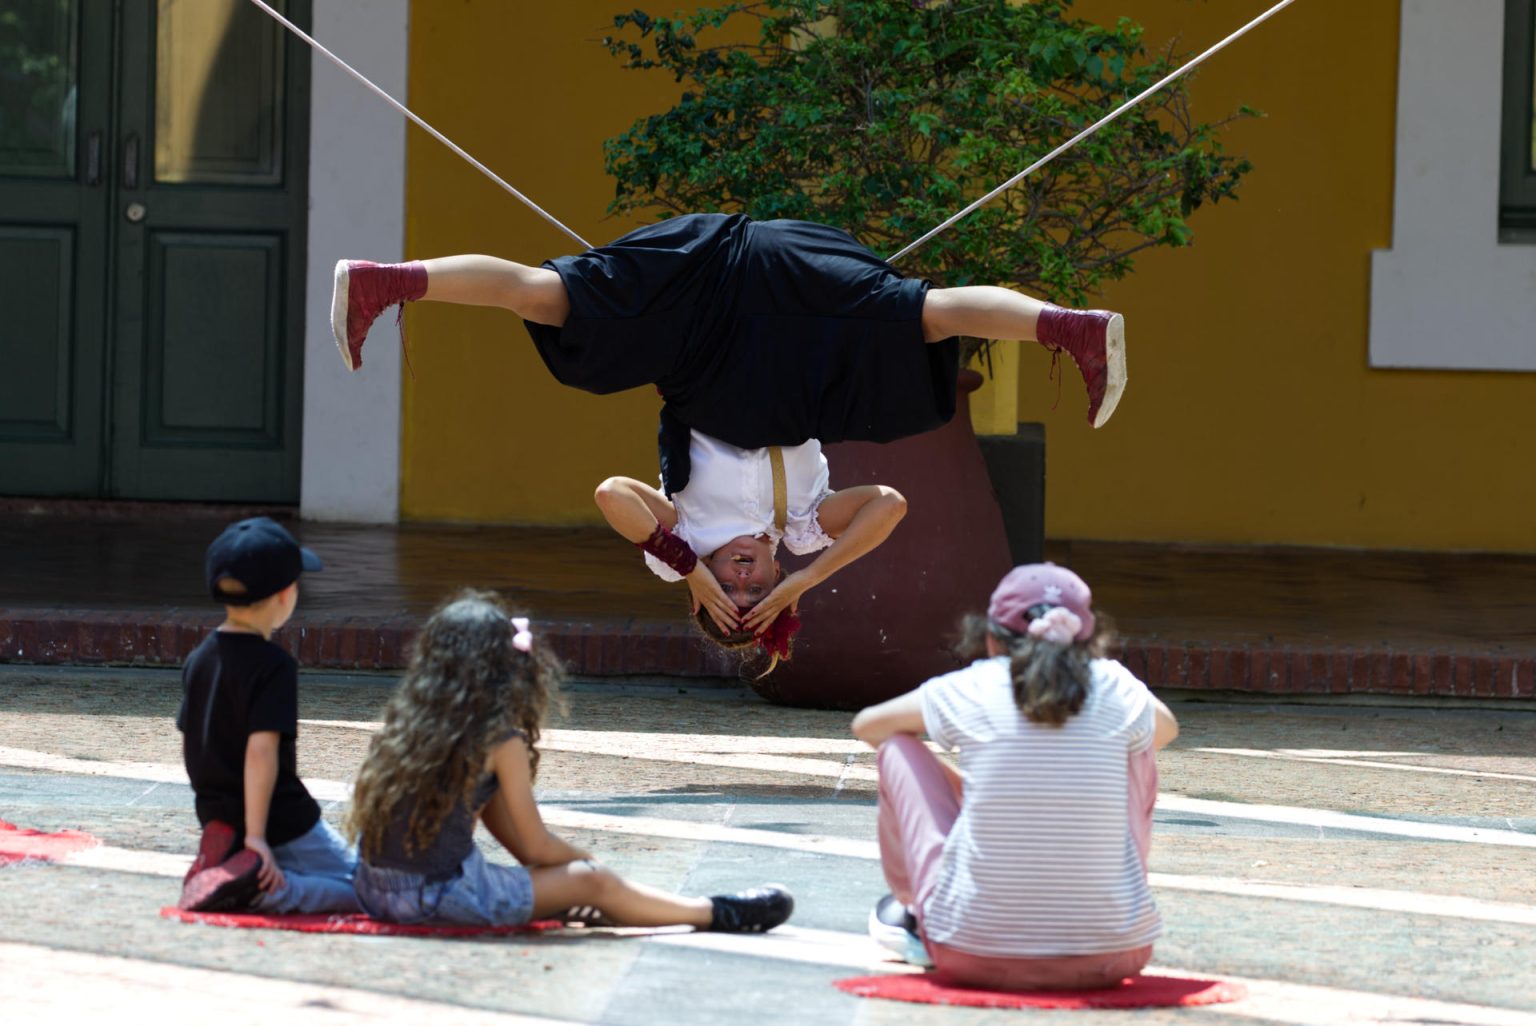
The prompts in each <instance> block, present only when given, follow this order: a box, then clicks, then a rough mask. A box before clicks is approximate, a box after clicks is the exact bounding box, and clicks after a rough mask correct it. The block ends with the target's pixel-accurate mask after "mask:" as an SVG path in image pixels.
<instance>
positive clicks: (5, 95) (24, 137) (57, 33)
mask: <svg viewBox="0 0 1536 1026" xmlns="http://www.w3.org/2000/svg"><path fill="white" fill-rule="evenodd" d="M12 7H14V10H13V9H12ZM79 28H80V5H79V3H78V2H74V0H8V2H7V4H6V17H5V19H4V21H3V22H0V69H4V70H3V72H0V81H3V83H4V84H3V87H0V175H31V176H35V177H47V178H69V177H72V176H73V175H74V170H75V110H76V105H77V103H78V91H79V87H80V76H79V68H80V60H79V56H80V46H79V43H80V33H79Z"/></svg>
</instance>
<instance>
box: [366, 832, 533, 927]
mask: <svg viewBox="0 0 1536 1026" xmlns="http://www.w3.org/2000/svg"><path fill="white" fill-rule="evenodd" d="M353 884H354V886H355V887H356V888H357V900H358V902H359V903H360V904H361V905H362V906H363V911H364V912H367V913H368V914H369V915H370V916H372V917H373V918H375V919H381V920H384V921H386V922H390V923H443V924H449V923H452V924H456V925H464V926H520V925H522V924H523V923H526V922H528V920H529V919H531V918H532V917H533V880H532V878H531V877H530V876H529V875H528V870H526V869H524V868H523V867H522V866H501V865H495V864H493V863H490V862H487V861H486V860H485V856H483V855H481V854H480V851H479V849H478V848H477V849H472V850H471V851H470V853H469V854H468V855H467V856H465V858H464V862H463V864H462V865H460V867H459V875H458V876H456V877H454V878H453V879H451V880H426V879H424V878H423V877H422V876H421V874H420V873H412V872H410V871H409V870H405V869H384V868H382V867H379V866H370V865H369V864H368V863H367V862H366V861H361V862H359V863H358V864H357V876H356V877H355V879H354V881H353Z"/></svg>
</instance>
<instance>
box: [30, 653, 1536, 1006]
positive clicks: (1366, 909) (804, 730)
mask: <svg viewBox="0 0 1536 1026" xmlns="http://www.w3.org/2000/svg"><path fill="white" fill-rule="evenodd" d="M387 686H388V681H387V679H382V678H373V679H369V678H342V677H316V676H309V677H306V678H305V680H304V684H303V697H302V715H303V717H304V720H305V725H304V727H303V734H302V739H301V751H300V761H301V767H300V768H301V771H302V772H303V773H304V775H305V776H306V777H307V778H309V779H310V780H311V782H312V784H313V787H314V789H315V790H316V792H317V793H318V794H319V795H320V796H322V797H323V798H324V799H325V802H326V814H327V816H328V817H331V818H333V819H335V818H337V817H338V816H339V813H340V812H341V811H342V805H341V802H342V800H343V799H344V796H345V793H346V791H345V781H346V780H348V778H349V777H350V776H351V774H352V772H353V770H354V769H355V767H356V765H357V763H358V760H359V759H360V757H361V754H362V752H363V749H364V746H365V745H366V743H367V739H368V735H369V731H370V729H371V728H372V724H373V722H374V720H375V718H376V717H377V715H378V710H379V708H380V706H381V704H382V701H383V698H384V696H385V693H386V688H387ZM177 697H178V683H177V680H176V678H175V676H174V675H173V674H169V673H165V672H161V671H114V670H69V669H32V668H27V667H14V666H12V667H5V666H0V818H3V819H6V820H10V821H12V822H15V823H17V824H20V825H24V826H30V827H37V828H45V829H57V828H65V827H68V828H75V829H81V830H86V831H89V832H91V833H93V834H95V835H96V836H98V837H100V838H101V839H102V841H103V842H104V847H102V848H99V849H95V850H94V851H93V852H87V853H84V854H83V855H81V856H77V857H75V859H74V860H73V861H72V862H71V864H67V865H38V864H20V865H13V866H11V867H8V868H0V909H4V910H5V911H4V914H3V915H0V992H3V993H4V995H5V997H4V998H3V999H0V1001H3V1003H0V1008H3V1009H4V1010H5V1019H6V1021H8V1022H38V1021H50V1022H52V1021H59V1022H75V1021H87V1020H86V1017H87V1016H94V1017H95V1018H96V1019H97V1020H98V1021H107V1022H139V1021H143V1022H148V1021H153V1022H155V1023H157V1024H161V1026H163V1024H166V1023H175V1022H181V1021H188V1022H190V1021H193V1020H196V1021H198V1022H208V1021H218V1022H226V1023H241V1022H256V1021H263V1022H265V1021H271V1020H274V1019H280V1020H282V1021H292V1022H295V1023H309V1022H317V1023H319V1022H324V1023H342V1022H413V1023H414V1022H422V1021H435V1020H441V1021H448V1022H456V1023H457V1022H464V1023H474V1022H487V1023H529V1022H547V1021H552V1020H553V1021H571V1022H594V1023H613V1024H627V1023H636V1024H640V1023H644V1024H667V1026H672V1024H678V1026H685V1024H693V1023H701V1024H702V1023H725V1022H729V1023H733V1024H736V1026H751V1024H759V1023H761V1024H773V1026H781V1024H786V1023H788V1024H795V1026H801V1024H823V1023H826V1024H857V1026H883V1024H886V1023H897V1022H900V1023H910V1024H914V1026H926V1024H930V1023H933V1024H955V1026H971V1024H992V1023H999V1024H1001V1023H1009V1022H1019V1021H1024V1020H1025V1019H1028V1020H1029V1021H1040V1022H1084V1021H1086V1022H1092V1023H1103V1024H1115V1023H1121V1022H1132V1021H1135V1022H1145V1023H1163V1022H1174V1021H1177V1022H1188V1023H1199V1022H1217V1021H1226V1022H1246V1023H1251V1024H1254V1026H1260V1024H1270V1023H1368V1022H1391V1023H1401V1022H1419V1023H1431V1022H1432V1023H1478V1024H1483V1023H1487V1024H1521V1026H1536V987H1533V984H1536V970H1533V969H1532V968H1531V965H1530V955H1529V953H1530V951H1531V950H1532V946H1533V943H1536V715H1533V714H1531V713H1526V712H1513V711H1508V710H1504V711H1497V710H1481V711H1479V710H1476V709H1464V710H1410V709H1382V708H1362V707H1343V706H1340V707H1318V706H1310V707H1285V706H1261V705H1243V706H1223V705H1212V704H1200V703H1181V704H1177V705H1176V711H1177V712H1178V714H1179V716H1180V718H1181V720H1182V721H1183V724H1184V733H1183V736H1182V737H1181V738H1180V740H1179V741H1178V742H1177V743H1176V745H1175V746H1174V747H1173V748H1172V749H1170V750H1169V751H1168V752H1166V753H1165V755H1164V757H1163V759H1162V764H1161V771H1162V787H1161V791H1162V796H1161V799H1160V806H1159V811H1158V814H1157V820H1156V828H1155V836H1156V840H1155V843H1154V850H1153V856H1152V871H1153V874H1154V875H1153V884H1154V889H1155V891H1156V894H1157V898H1158V902H1159V904H1160V906H1161V907H1162V910H1163V914H1164V917H1165V919H1166V921H1167V926H1168V928H1167V933H1166V935H1165V937H1164V938H1163V940H1162V941H1161V942H1160V943H1159V944H1158V947H1157V953H1156V956H1155V959H1154V964H1155V965H1156V966H1158V967H1161V968H1162V969H1165V970H1168V971H1176V972H1184V973H1191V974H1198V975H1214V976H1223V977H1229V978H1240V979H1243V980H1245V981H1247V982H1248V985H1249V987H1250V989H1251V996H1250V998H1249V999H1248V1000H1246V1001H1244V1002H1242V1003H1240V1004H1236V1005H1229V1006H1218V1007H1212V1008H1208V1009H1192V1010H1187V1011H1154V1012H1136V1013H1133V1012H1054V1013H1038V1012H1037V1013H1023V1012H1003V1011H990V1012H983V1011H969V1010H958V1009H945V1008H934V1007H928V1006H911V1005H900V1004H893V1003H887V1002H881V1001H872V1000H861V999H857V998H853V997H849V996H846V995H844V994H842V993H840V992H838V991H836V990H835V989H833V988H832V986H831V985H830V984H831V981H833V980H834V979H838V978H840V977H844V976H850V975H863V974H867V973H871V972H889V971H900V967H899V966H896V965H894V964H892V963H887V962H883V961H882V955H881V953H880V952H879V950H878V949H876V948H874V947H873V946H872V945H871V944H870V943H869V942H868V941H867V940H866V939H865V938H864V936H863V928H864V920H865V916H866V914H867V911H868V909H869V906H870V904H871V903H872V902H873V901H874V900H875V899H876V898H877V897H878V896H879V895H880V894H881V893H883V890H884V887H883V884H882V880H881V877H880V872H879V867H878V864H877V862H876V861H874V859H873V854H874V845H873V823H874V802H873V797H874V790H873V788H874V780H873V778H874V774H873V765H872V756H871V754H870V753H868V752H867V751H863V750H861V749H860V747H859V746H858V745H857V744H855V743H853V742H852V741H851V740H850V739H849V738H848V736H847V732H846V727H847V717H846V716H845V715H843V714H838V713H824V712H810V711H800V710H788V709H782V708H777V707H773V706H768V705H765V704H763V703H762V702H760V701H759V700H757V699H755V698H753V697H751V696H749V695H745V694H743V693H741V692H739V691H736V690H724V689H721V690H710V689H698V688H696V687H695V686H693V685H692V684H688V683H682V684H676V685H667V686H662V685H652V686H645V687H630V688H622V687H614V686H607V685H580V684H578V685H575V686H573V687H572V688H571V693H570V695H569V708H568V711H567V712H566V713H565V714H564V715H563V716H562V717H561V718H560V719H559V720H558V722H557V723H555V724H554V729H553V730H551V731H550V733H549V735H548V739H547V741H548V743H547V745H546V749H547V755H546V758H545V761H544V770H543V772H542V776H541V780H540V784H541V787H542V799H543V801H544V802H545V804H546V808H547V811H548V817H549V819H550V820H551V822H552V823H554V824H556V825H557V826H558V828H559V829H561V830H562V831H564V832H565V833H567V834H568V835H570V836H572V837H573V838H574V839H575V840H577V841H578V843H581V844H583V845H585V846H588V847H590V848H592V849H593V850H595V851H597V852H599V853H601V855H602V856H603V857H604V858H605V859H606V860H607V861H608V862H610V863H611V864H612V865H614V866H615V867H616V868H618V869H619V870H620V871H622V872H624V873H627V874H631V875H633V876H634V877H636V878H638V879H642V880H645V881H648V882H650V883H654V884H658V885H662V886H666V887H671V888H676V889H679V890H682V891H685V892H689V893H706V894H707V893H711V892H716V891H719V890H722V889H728V888H735V887H739V886H745V885H749V884H754V883H758V882H762V881H767V880H780V881H782V882H784V883H786V884H788V885H789V886H790V887H791V888H792V889H793V890H794V892H795V894H796V895H797V898H798V902H799V910H798V912H797V914H796V916H795V918H794V920H793V921H792V924H791V926H790V927H789V928H786V929H784V930H782V931H779V932H777V933H776V934H774V935H770V936H767V937H757V938H722V937H716V936H713V935H708V934H700V935H695V934H688V933H679V932H674V931H660V932H657V931H566V932H563V933H560V934H555V935H546V936H538V937H511V938H501V939H494V940H470V941H447V940H422V939H407V938H370V937H351V936H315V935H305V934H293V933H276V932H268V931H237V930H222V929H216V928H212V927H206V926H192V925H186V924H181V923H174V922H169V921H165V920H162V919H159V918H158V917H157V915H156V910H157V909H158V908H159V907H160V906H162V905H165V904H168V903H170V902H171V901H173V900H174V897H175V894H176V889H177V878H178V877H179V874H180V872H181V870H182V868H183V867H184V866H185V864H186V861H187V857H188V853H189V852H190V851H191V849H192V847H193V845H194V843H195V837H196V828H195V820H194V818H193V816H192V812H191V808H190V799H189V794H188V791H187V788H186V786H185V784H184V783H183V782H182V780H183V779H184V778H183V777H182V774H181V770H180V765H179V748H178V741H177V736H176V734H175V732H174V729H173V728H172V727H171V723H170V717H171V715H172V714H173V712H174V709H175V705H176V701H177ZM45 1017H46V1019H45Z"/></svg>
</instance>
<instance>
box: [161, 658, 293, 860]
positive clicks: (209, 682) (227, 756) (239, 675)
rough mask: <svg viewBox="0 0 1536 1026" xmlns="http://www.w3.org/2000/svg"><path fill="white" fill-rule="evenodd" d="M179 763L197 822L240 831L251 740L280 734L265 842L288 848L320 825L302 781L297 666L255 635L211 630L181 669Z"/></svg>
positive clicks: (243, 824) (178, 714)
mask: <svg viewBox="0 0 1536 1026" xmlns="http://www.w3.org/2000/svg"><path fill="white" fill-rule="evenodd" d="M181 681H182V697H181V709H180V710H179V711H178V712H177V713H176V729H177V730H180V731H181V733H182V758H183V760H184V761H185V763H186V766H187V776H188V777H189V778H190V779H191V781H192V790H193V792H194V793H195V794H196V795H197V818H198V821H199V822H200V823H202V824H203V825H205V826H206V825H207V824H208V822H209V821H210V820H215V819H217V820H222V821H223V822H225V823H228V824H229V825H230V826H232V827H234V828H235V831H236V832H237V833H240V834H243V833H244V832H245V745H246V741H247V739H248V738H249V737H250V736H251V735H252V734H254V733H257V732H260V731H267V730H272V731H276V732H277V733H278V735H279V740H278V746H277V782H276V784H275V785H274V786H273V788H272V805H271V809H270V811H269V812H268V813H267V843H269V844H272V845H279V844H286V843H287V842H289V841H292V840H294V839H296V838H299V837H302V836H303V835H304V834H306V833H308V832H309V831H310V830H311V829H312V828H313V827H314V825H315V824H316V823H317V822H319V820H320V806H319V805H318V804H316V802H315V800H314V799H313V798H312V797H310V794H309V792H308V791H307V790H305V788H304V784H303V783H302V782H301V781H300V780H299V773H298V733H299V665H298V663H296V662H294V661H293V657H292V656H290V655H289V654H288V653H287V652H284V651H283V650H282V649H280V648H278V647H277V646H276V645H274V644H272V642H270V641H267V640H266V639H265V638H263V637H262V636H261V635H259V634H240V633H236V632H233V631H215V632H214V633H213V634H211V635H209V636H208V637H207V638H205V639H203V643H202V644H201V645H198V646H197V648H196V649H195V650H194V651H193V652H192V654H191V655H190V656H188V657H187V662H186V665H185V666H183V667H182V670H181Z"/></svg>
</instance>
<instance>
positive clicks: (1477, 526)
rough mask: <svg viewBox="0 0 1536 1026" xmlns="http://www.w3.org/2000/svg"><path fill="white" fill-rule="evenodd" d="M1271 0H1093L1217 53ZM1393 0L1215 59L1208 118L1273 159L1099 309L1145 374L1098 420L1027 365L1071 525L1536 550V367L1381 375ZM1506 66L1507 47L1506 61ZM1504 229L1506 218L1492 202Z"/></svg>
mask: <svg viewBox="0 0 1536 1026" xmlns="http://www.w3.org/2000/svg"><path fill="white" fill-rule="evenodd" d="M1268 6H1269V2H1268V0H1242V2H1241V3H1237V2H1224V3H1189V2H1187V0H1159V2H1156V3H1152V2H1143V3H1138V4H1135V5H1130V4H1127V3H1125V2H1123V0H1081V2H1080V3H1079V4H1078V5H1077V7H1078V10H1079V11H1080V12H1081V13H1082V14H1083V15H1084V16H1086V17H1092V18H1095V19H1103V18H1106V17H1108V18H1112V17H1114V16H1116V15H1118V14H1119V13H1121V12H1122V11H1126V10H1130V12H1131V13H1133V14H1134V16H1135V17H1137V18H1138V19H1139V20H1141V21H1142V22H1143V24H1145V25H1147V26H1148V39H1149V42H1161V41H1166V40H1168V39H1170V38H1172V37H1174V36H1179V37H1180V38H1181V42H1182V44H1183V48H1184V49H1187V50H1199V49H1203V48H1204V47H1205V46H1207V45H1209V44H1210V43H1212V42H1214V41H1216V40H1217V39H1220V38H1221V37H1222V36H1224V35H1226V34H1227V33H1228V32H1230V31H1231V30H1233V29H1234V28H1236V27H1237V26H1238V25H1240V24H1241V23H1242V22H1243V21H1245V20H1246V19H1247V18H1249V17H1252V16H1253V15H1256V14H1258V13H1259V12H1261V11H1262V10H1264V9H1265V8H1266V7H1268ZM1397 46H1398V0H1354V2H1352V3H1348V4H1339V3H1323V4H1319V3H1302V4H1297V5H1295V6H1294V7H1291V8H1289V9H1287V10H1286V11H1285V12H1283V13H1282V14H1280V15H1279V16H1278V17H1277V18H1275V20H1273V21H1271V22H1270V23H1268V24H1267V25H1265V26H1262V27H1261V28H1260V29H1258V30H1257V31H1256V33H1255V34H1254V35H1252V36H1250V37H1248V38H1246V39H1244V40H1242V41H1239V42H1238V43H1237V44H1235V45H1234V47H1233V49H1231V50H1229V51H1227V52H1226V53H1224V54H1222V55H1220V56H1218V57H1216V58H1215V59H1214V60H1213V61H1212V62H1211V63H1210V64H1208V65H1206V66H1205V67H1204V68H1202V69H1201V70H1200V72H1199V73H1198V74H1199V77H1198V78H1197V79H1196V82H1195V85H1194V94H1195V97H1196V101H1197V108H1196V110H1197V113H1199V114H1200V115H1202V116H1203V117H1206V118H1210V117H1214V116H1216V115H1218V114H1220V113H1221V112H1222V111H1224V110H1230V109H1232V108H1234V107H1235V106H1236V105H1237V104H1239V103H1244V102H1246V103H1249V104H1252V105H1253V106H1255V107H1258V108H1260V109H1261V110H1263V111H1265V112H1266V113H1267V115H1268V116H1267V117H1266V118H1265V119H1263V120H1261V121H1249V122H1245V123H1242V124H1240V125H1238V126H1236V127H1234V129H1233V130H1232V131H1231V133H1230V137H1229V140H1228V147H1229V149H1230V150H1231V151H1232V152H1237V153H1244V154H1247V155H1248V156H1249V157H1250V158H1251V159H1252V160H1253V162H1254V165H1255V170H1254V171H1253V173H1252V175H1251V177H1250V178H1249V179H1248V181H1247V183H1246V184H1245V186H1244V188H1243V191H1242V199H1241V201H1240V202H1238V203H1237V204H1235V205H1227V204H1222V205H1220V206H1217V207H1214V208H1207V209H1204V210H1202V211H1200V212H1198V213H1197V214H1196V215H1195V218H1194V221H1193V226H1194V229H1195V237H1196V241H1195V245H1194V247H1193V248H1192V249H1185V250H1165V251H1159V252H1157V253H1155V254H1152V255H1148V256H1146V257H1144V258H1143V259H1141V260H1140V261H1139V264H1138V268H1137V271H1136V272H1135V274H1134V276H1133V277H1132V278H1130V279H1127V280H1126V281H1124V282H1121V283H1117V284H1114V285H1112V286H1110V287H1109V288H1108V289H1107V290H1106V295H1105V296H1104V302H1105V303H1106V304H1109V305H1112V306H1114V307H1115V308H1117V309H1120V310H1123V311H1124V312H1125V314H1126V319H1127V335H1128V361H1129V371H1130V386H1129V388H1128V389H1127V390H1126V395H1125V398H1124V401H1123V402H1122V403H1121V406H1120V409H1119V412H1117V414H1116V415H1115V419H1114V420H1113V421H1111V422H1110V423H1109V425H1107V426H1106V427H1105V428H1103V429H1102V430H1100V431H1097V432H1094V431H1090V430H1089V429H1088V428H1087V427H1086V426H1084V425H1083V423H1082V417H1083V411H1084V408H1085V405H1086V404H1085V402H1084V400H1083V398H1082V396H1081V395H1080V394H1079V392H1078V391H1076V390H1073V391H1072V393H1071V395H1070V397H1069V398H1067V399H1064V400H1063V401H1062V403H1061V406H1060V408H1059V409H1058V410H1057V411H1056V412H1055V413H1054V414H1052V413H1050V412H1049V411H1048V407H1049V405H1050V391H1049V389H1050V386H1049V384H1048V383H1047V382H1046V380H1045V368H1046V366H1047V359H1046V357H1045V355H1044V354H1043V353H1042V352H1041V351H1039V350H1035V351H1034V352H1032V353H1030V352H1026V353H1025V354H1024V364H1025V365H1024V368H1023V370H1022V372H1021V382H1020V393H1021V394H1020V417H1021V418H1023V419H1038V420H1043V421H1045V422H1046V424H1047V430H1046V436H1047V439H1048V446H1049V448H1048V451H1047V461H1048V462H1047V467H1048V472H1049V474H1050V479H1049V485H1048V487H1047V526H1048V530H1049V533H1050V534H1052V535H1053V536H1057V537H1075V538H1110V539H1149V540H1170V541H1217V542H1288V543H1300V544H1308V545H1311V544H1318V545H1344V546H1367V547H1403V548H1434V549H1460V548H1467V549H1490V550H1502V551H1526V552H1529V551H1536V474H1533V473H1532V472H1531V468H1532V467H1533V466H1536V374H1493V373H1466V372H1457V373H1452V372H1431V371H1383V370H1371V369H1370V368H1369V367H1368V356H1367V331H1368V322H1369V310H1370V306H1369V303H1370V277H1369V276H1370V254H1371V251H1372V250H1375V249H1381V248H1387V247H1390V245H1391V234H1392V183H1393V176H1394V168H1393V148H1394V132H1395V104H1396V94H1397ZM1489 59H1490V60H1498V59H1499V56H1498V55H1497V54H1493V55H1491V56H1490V58H1489ZM1488 217H1489V221H1488V230H1489V231H1490V232H1492V231H1493V230H1494V228H1493V218H1494V212H1493V211H1491V210H1490V211H1489V214H1488Z"/></svg>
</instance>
